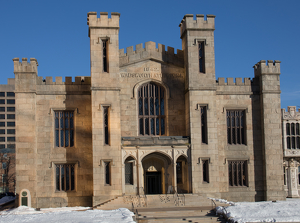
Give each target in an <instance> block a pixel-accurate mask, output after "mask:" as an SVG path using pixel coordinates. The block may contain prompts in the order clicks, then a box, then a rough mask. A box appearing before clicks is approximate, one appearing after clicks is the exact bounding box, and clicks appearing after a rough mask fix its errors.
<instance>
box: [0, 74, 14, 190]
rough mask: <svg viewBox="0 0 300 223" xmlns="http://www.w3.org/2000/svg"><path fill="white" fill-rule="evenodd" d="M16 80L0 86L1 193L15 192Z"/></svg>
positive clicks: (12, 79) (11, 79)
mask: <svg viewBox="0 0 300 223" xmlns="http://www.w3.org/2000/svg"><path fill="white" fill-rule="evenodd" d="M14 91H15V79H14V78H8V80H7V84H1V85H0V179H1V181H0V193H3V192H15V141H16V130H15V93H14Z"/></svg>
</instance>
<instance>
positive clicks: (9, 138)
mask: <svg viewBox="0 0 300 223" xmlns="http://www.w3.org/2000/svg"><path fill="white" fill-rule="evenodd" d="M15 141H16V138H15V137H7V142H15Z"/></svg>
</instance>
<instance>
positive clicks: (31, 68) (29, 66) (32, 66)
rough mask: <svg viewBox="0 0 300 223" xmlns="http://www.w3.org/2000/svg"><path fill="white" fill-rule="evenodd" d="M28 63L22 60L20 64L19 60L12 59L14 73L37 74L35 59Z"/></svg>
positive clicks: (24, 59)
mask: <svg viewBox="0 0 300 223" xmlns="http://www.w3.org/2000/svg"><path fill="white" fill-rule="evenodd" d="M29 61H30V63H28V59H27V58H22V60H21V62H20V59H19V58H14V59H13V62H14V72H15V73H16V72H37V67H38V65H39V64H38V62H37V60H36V59H35V58H30V60H29Z"/></svg>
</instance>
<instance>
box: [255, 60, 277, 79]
mask: <svg viewBox="0 0 300 223" xmlns="http://www.w3.org/2000/svg"><path fill="white" fill-rule="evenodd" d="M253 68H254V75H255V77H257V76H260V75H263V74H277V75H279V74H280V61H279V60H274V61H273V60H268V61H267V62H266V61H265V60H261V61H259V62H258V63H257V64H255V65H254V66H253Z"/></svg>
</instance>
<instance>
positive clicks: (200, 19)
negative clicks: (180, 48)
mask: <svg viewBox="0 0 300 223" xmlns="http://www.w3.org/2000/svg"><path fill="white" fill-rule="evenodd" d="M215 17H216V16H215V15H206V20H205V17H204V15H202V14H196V20H194V15H193V14H186V15H185V16H184V17H183V19H182V20H181V23H180V24H179V27H180V36H182V35H183V34H184V33H185V32H186V30H189V29H199V30H214V29H215Z"/></svg>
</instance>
